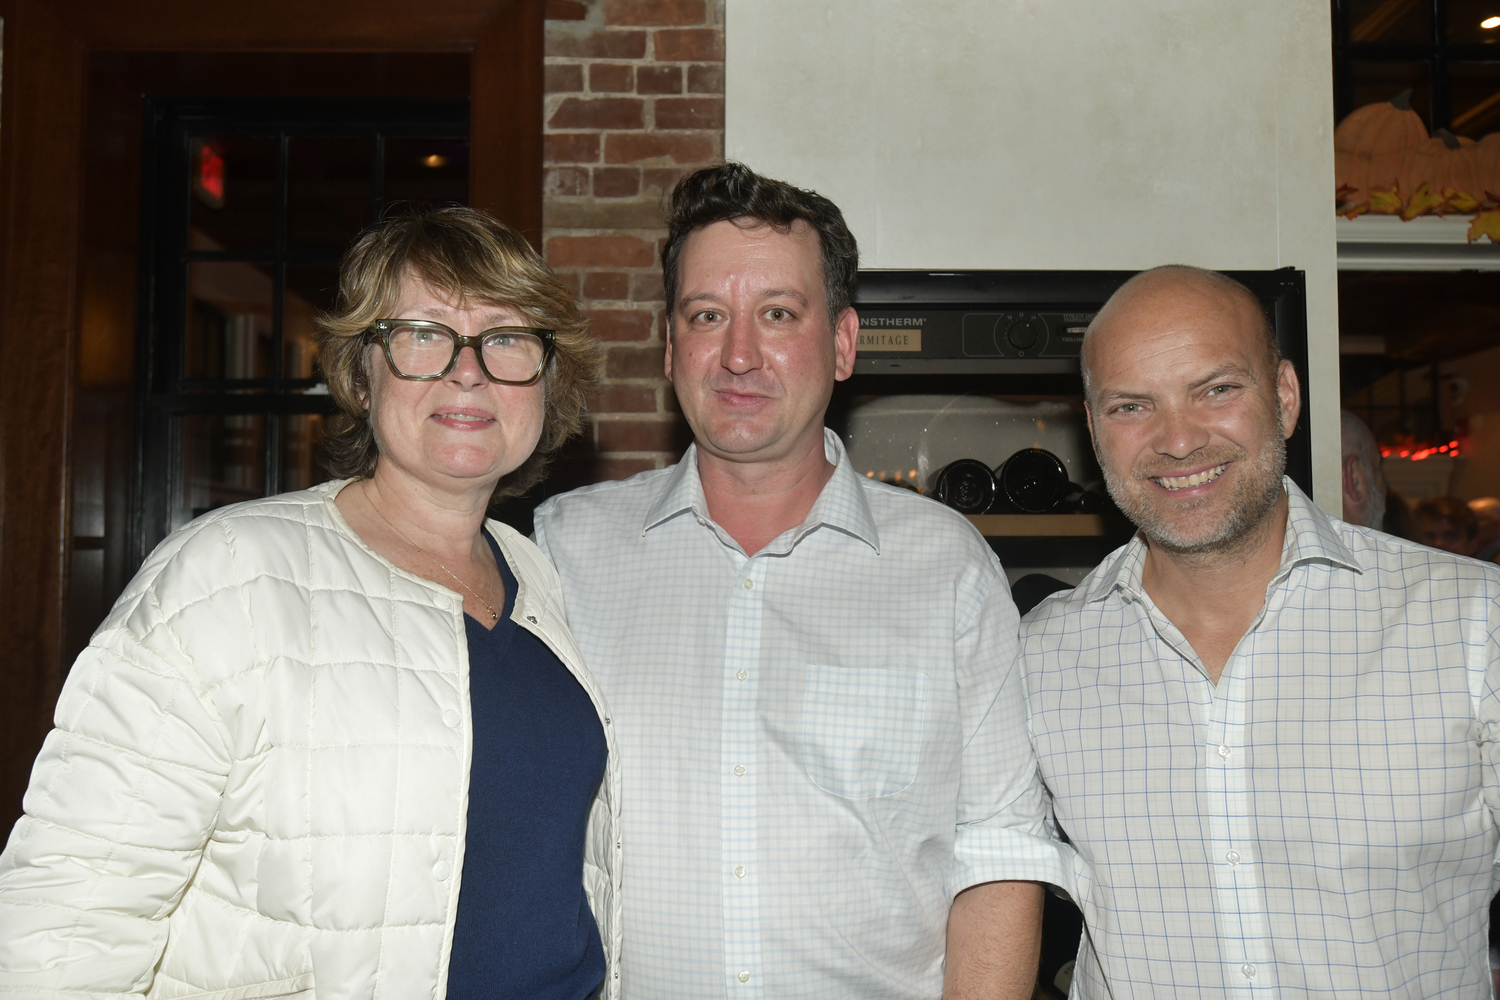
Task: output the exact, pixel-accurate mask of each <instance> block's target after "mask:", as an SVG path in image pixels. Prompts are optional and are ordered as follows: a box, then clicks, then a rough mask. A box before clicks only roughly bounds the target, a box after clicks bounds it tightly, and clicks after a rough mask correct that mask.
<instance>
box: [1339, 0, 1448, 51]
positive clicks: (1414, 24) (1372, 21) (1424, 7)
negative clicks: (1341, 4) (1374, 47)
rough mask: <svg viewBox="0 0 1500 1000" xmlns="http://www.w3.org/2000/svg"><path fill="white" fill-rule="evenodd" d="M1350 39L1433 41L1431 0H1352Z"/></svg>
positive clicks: (1420, 42)
mask: <svg viewBox="0 0 1500 1000" xmlns="http://www.w3.org/2000/svg"><path fill="white" fill-rule="evenodd" d="M1349 41H1351V42H1404V43H1408V44H1411V43H1416V44H1419V45H1420V44H1424V43H1428V42H1431V41H1432V3H1431V0H1350V3H1349Z"/></svg>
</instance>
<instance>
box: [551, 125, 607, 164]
mask: <svg viewBox="0 0 1500 1000" xmlns="http://www.w3.org/2000/svg"><path fill="white" fill-rule="evenodd" d="M598 159H599V134H598V133H597V132H584V133H577V132H575V133H571V134H563V135H544V136H542V161H543V162H544V163H594V162H597V161H598Z"/></svg>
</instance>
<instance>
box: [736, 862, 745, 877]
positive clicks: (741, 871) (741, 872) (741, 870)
mask: <svg viewBox="0 0 1500 1000" xmlns="http://www.w3.org/2000/svg"><path fill="white" fill-rule="evenodd" d="M734 877H735V878H744V877H745V866H744V865H735V866H734Z"/></svg>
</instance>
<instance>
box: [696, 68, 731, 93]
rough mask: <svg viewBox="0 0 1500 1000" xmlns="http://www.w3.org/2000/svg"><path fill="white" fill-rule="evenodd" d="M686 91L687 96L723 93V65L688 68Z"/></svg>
mask: <svg viewBox="0 0 1500 1000" xmlns="http://www.w3.org/2000/svg"><path fill="white" fill-rule="evenodd" d="M687 89H688V93H689V94H722V93H724V64H723V63H710V64H708V65H699V66H689V67H688V85H687Z"/></svg>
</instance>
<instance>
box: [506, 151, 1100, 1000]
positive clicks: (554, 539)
mask: <svg viewBox="0 0 1500 1000" xmlns="http://www.w3.org/2000/svg"><path fill="white" fill-rule="evenodd" d="M662 265H663V270H664V272H665V285H666V288H667V296H668V308H669V317H670V321H669V341H668V345H667V355H666V371H667V375H668V377H670V378H671V380H672V384H673V386H674V387H675V389H676V392H677V398H678V400H679V401H680V403H681V405H682V411H683V414H684V415H685V416H686V418H687V421H688V424H689V425H690V426H691V427H692V430H693V438H694V443H693V446H692V447H691V448H689V449H688V451H687V454H686V455H684V456H683V459H682V461H681V462H680V463H679V464H677V465H676V466H674V467H672V468H670V469H662V470H658V471H654V472H646V473H642V474H641V475H638V476H636V477H634V478H632V479H629V480H626V481H624V482H613V483H601V484H599V485H596V486H590V487H586V488H584V489H582V490H578V491H576V492H574V493H570V494H567V495H564V496H561V497H557V498H555V499H553V500H551V501H549V502H547V503H545V504H543V505H542V506H541V507H540V508H539V509H538V511H537V515H536V540H537V543H538V545H540V546H541V547H542V548H543V550H544V551H546V552H547V553H548V554H549V555H551V557H552V559H553V561H554V562H555V563H556V565H557V568H558V571H559V573H560V574H561V576H562V579H563V590H564V594H565V596H566V598H567V602H568V607H569V620H570V622H571V623H572V627H573V631H574V634H575V635H576V636H577V637H578V641H579V643H580V648H581V649H582V650H583V653H584V657H585V659H586V660H587V662H588V664H589V667H590V669H591V670H592V671H593V672H594V674H595V676H596V677H597V678H599V680H600V683H601V685H602V686H603V688H604V691H605V696H606V698H607V699H608V700H609V702H610V709H611V714H612V719H613V722H612V724H613V725H614V726H615V727H616V731H617V735H618V738H619V741H620V746H621V750H622V759H623V766H624V775H625V776H624V784H625V787H626V788H627V789H628V792H627V797H628V804H627V805H626V807H625V809H624V812H623V820H624V824H625V833H624V857H625V884H626V886H627V888H626V889H625V914H626V916H625V922H626V925H627V927H628V931H627V932H626V935H625V942H626V943H625V955H624V959H623V961H622V963H621V975H622V980H621V981H622V986H623V989H624V995H625V996H626V997H636V998H642V1000H646V998H649V1000H658V998H669V997H682V998H692V1000H699V998H703V997H708V996H726V997H746V998H749V997H764V998H771V997H778V998H779V997H809V998H811V997H818V998H822V997H894V998H913V1000H915V998H919V997H920V998H936V997H938V996H939V995H940V994H942V995H946V996H949V997H978V996H984V997H1012V998H1017V1000H1019V998H1023V997H1029V996H1030V995H1031V985H1032V980H1033V978H1034V976H1035V973H1036V967H1037V949H1038V924H1039V918H1040V910H1041V895H1042V893H1041V888H1040V887H1039V886H1038V885H1037V884H1036V883H1038V882H1052V883H1062V882H1064V881H1066V880H1067V879H1068V878H1069V877H1070V876H1069V875H1068V874H1066V872H1068V871H1070V870H1071V861H1070V860H1067V858H1068V856H1067V855H1066V854H1065V849H1064V848H1061V847H1060V845H1058V844H1057V843H1056V842H1055V841H1054V840H1052V839H1051V837H1050V836H1049V833H1048V828H1047V825H1046V811H1045V807H1044V805H1043V798H1042V790H1041V787H1040V785H1039V783H1038V782H1037V779H1036V763H1035V761H1034V759H1033V758H1032V756H1031V751H1030V748H1029V745H1028V743H1027V739H1026V724H1025V718H1024V714H1023V703H1024V697H1023V694H1022V691H1021V686H1020V677H1019V674H1018V672H1017V670H1016V667H1015V633H1016V627H1017V617H1016V611H1015V607H1014V605H1013V604H1012V603H1011V599H1010V594H1009V591H1008V589H1007V587H1006V581H1005V575H1004V573H1003V572H1002V571H1001V569H1000V566H999V563H997V562H996V560H995V558H994V556H993V554H992V553H991V552H990V550H989V547H988V546H987V545H986V544H985V543H984V541H983V539H981V538H980V537H979V535H978V533H977V532H975V531H974V529H973V528H972V527H971V526H970V525H969V524H968V522H967V521H965V520H964V519H963V518H962V517H960V516H959V515H957V514H955V513H954V512H952V511H950V510H948V509H947V508H944V507H942V506H940V505H938V504H935V503H933V502H931V501H930V500H926V499H924V498H922V497H919V496H916V495H915V494H912V493H910V492H908V491H906V490H901V489H898V488H895V487H890V486H886V485H883V484H881V483H878V482H874V481H872V480H870V479H867V478H865V477H863V476H860V475H859V474H858V473H856V472H855V471H854V470H853V469H851V468H850V465H849V459H848V456H847V455H846V454H845V452H844V449H843V445H842V443H841V442H840V441H839V439H838V437H837V435H835V434H833V433H831V432H829V431H827V430H826V429H825V428H824V426H823V416H824V411H825V409H826V408H827V406H828V402H829V398H830V396H831V394H832V391H833V384H834V382H835V381H836V380H839V379H844V378H847V377H848V376H849V374H850V372H851V370H852V368H853V364H854V354H855V346H856V342H857V336H858V330H859V318H858V316H857V315H856V314H855V311H854V309H853V308H852V307H851V306H850V301H851V299H852V296H853V292H854V276H855V268H856V267H857V265H858V250H857V247H856V244H855V241H854V237H853V236H852V235H851V234H850V232H849V230H848V228H847V227H846V226H845V224H844V220H843V216H842V214H841V213H840V212H839V210H838V208H837V207H836V206H835V205H834V204H833V203H832V202H830V201H828V200H827V199H826V198H822V197H820V196H818V195H817V194H814V193H813V192H810V191H801V190H798V189H797V188H794V187H791V186H790V185H787V184H784V183H781V182H779V181H774V180H769V179H767V178H764V177H759V176H757V175H755V174H754V173H752V172H751V171H750V170H748V169H747V168H745V167H743V166H741V165H738V164H726V165H724V166H721V167H714V168H710V169H708V170H704V171H701V172H699V173H697V174H694V175H693V176H691V177H688V178H686V179H685V180H683V181H682V182H681V184H679V185H678V187H677V189H676V191H675V192H674V193H673V198H672V206H671V218H670V230H669V237H668V240H667V243H666V245H665V247H664V249H663V252H662ZM945 946H946V964H945Z"/></svg>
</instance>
